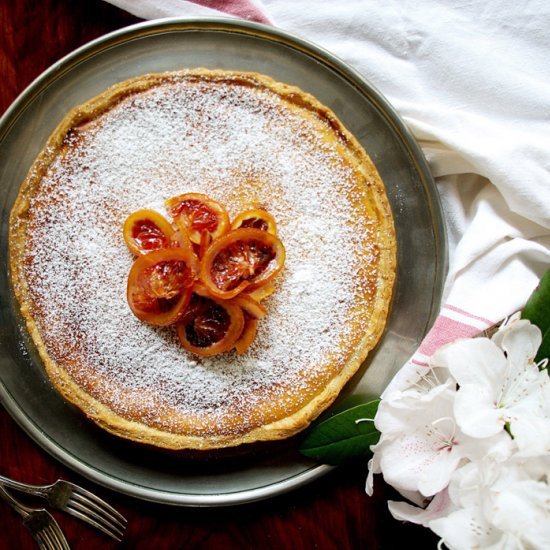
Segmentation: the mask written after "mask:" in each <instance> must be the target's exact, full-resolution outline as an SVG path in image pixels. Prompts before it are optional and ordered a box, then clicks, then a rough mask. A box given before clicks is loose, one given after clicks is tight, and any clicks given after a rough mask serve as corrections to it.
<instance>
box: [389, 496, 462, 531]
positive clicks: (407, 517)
mask: <svg viewBox="0 0 550 550" xmlns="http://www.w3.org/2000/svg"><path fill="white" fill-rule="evenodd" d="M388 509H389V511H390V513H391V515H392V516H393V517H394V518H395V519H397V520H399V521H410V522H411V523H416V524H418V525H422V526H424V527H428V526H429V524H430V522H431V521H433V520H434V519H437V518H440V517H445V516H448V515H449V514H450V513H451V512H454V511H455V510H456V509H457V507H456V506H454V505H453V503H452V502H451V500H450V498H449V494H448V492H447V490H446V489H444V490H443V491H440V492H439V493H437V494H436V495H435V496H434V497H433V498H432V500H431V501H430V502H429V504H428V506H426V508H420V507H418V506H412V505H411V504H409V503H407V502H396V501H394V500H389V501H388Z"/></svg>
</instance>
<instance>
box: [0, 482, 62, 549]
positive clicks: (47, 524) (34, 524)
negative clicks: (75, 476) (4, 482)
mask: <svg viewBox="0 0 550 550" xmlns="http://www.w3.org/2000/svg"><path fill="white" fill-rule="evenodd" d="M0 498H2V499H4V500H5V501H6V502H7V503H8V504H9V505H10V506H11V507H12V508H13V509H14V510H15V511H16V512H17V513H18V514H19V515H20V516H21V517H22V518H23V525H24V526H25V527H26V528H27V529H28V531H29V532H30V534H31V535H32V537H33V538H34V540H35V541H36V542H37V543H38V546H40V548H43V549H44V550H70V548H69V544H68V543H67V539H66V538H65V535H64V534H63V531H61V528H60V527H59V524H58V523H57V521H56V520H55V518H54V517H53V516H52V515H51V514H50V513H49V512H47V511H46V510H45V509H44V508H29V507H28V506H25V505H24V504H22V503H21V502H19V501H18V500H17V499H15V498H14V497H13V496H12V495H10V493H8V492H7V491H6V489H4V487H2V486H0Z"/></svg>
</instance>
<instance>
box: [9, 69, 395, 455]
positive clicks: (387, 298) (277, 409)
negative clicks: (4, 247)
mask: <svg viewBox="0 0 550 550" xmlns="http://www.w3.org/2000/svg"><path fill="white" fill-rule="evenodd" d="M182 193H200V194H205V195H208V196H209V197H212V199H214V200H216V201H219V202H220V203H222V204H223V205H224V206H225V208H226V209H227V211H228V213H229V216H230V217H231V220H234V219H235V218H236V217H237V216H238V215H239V213H240V212H243V211H245V210H247V209H264V210H265V211H267V212H269V213H270V215H271V216H272V217H273V219H274V220H276V222H277V233H278V237H279V238H280V240H281V242H282V243H283V244H284V248H285V250H286V261H285V265H284V269H283V270H282V272H281V273H280V274H279V275H278V277H277V279H276V280H275V281H274V282H273V286H274V287H275V288H274V291H273V293H272V294H271V295H269V296H268V297H266V298H265V299H264V301H263V302H262V303H263V304H265V306H266V311H267V314H266V315H265V317H264V318H263V319H262V322H261V323H259V325H258V331H257V334H256V338H255V339H254V341H253V342H252V344H251V345H250V347H249V348H248V349H246V351H245V352H244V353H236V352H235V350H233V351H229V352H226V353H222V354H220V355H216V356H214V357H201V356H198V355H195V354H193V353H190V352H189V351H187V350H185V349H183V348H182V346H181V345H180V343H179V341H178V336H177V330H176V329H175V328H174V327H158V326H151V325H150V324H148V323H145V322H143V321H142V320H140V319H138V318H136V316H134V315H133V314H132V311H131V310H130V307H129V305H128V302H127V300H126V285H127V278H128V272H129V270H130V268H131V266H132V262H133V261H134V260H133V255H132V253H131V252H130V251H129V250H128V248H127V247H126V244H125V242H124V237H123V230H122V228H123V226H124V222H125V220H126V219H127V218H128V216H129V215H130V214H131V213H132V212H136V211H139V210H141V209H149V210H154V211H157V212H159V213H161V214H163V215H166V204H165V203H166V200H167V199H169V198H170V197H174V196H177V195H180V194H182ZM9 253H10V275H11V280H12V284H13V289H14V293H15V295H16V297H17V300H18V302H19V305H20V309H21V313H22V316H23V318H24V320H25V323H26V326H27V329H28V331H29V334H30V336H31V337H32V340H33V342H34V344H35V345H36V348H37V349H38V351H39V353H40V357H41V359H42V361H43V364H44V368H45V372H46V373H47V375H48V377H49V379H50V380H51V382H52V384H53V386H54V387H55V388H56V389H57V390H58V391H59V393H60V394H61V395H62V396H63V397H64V398H65V399H67V400H68V401H69V402H71V403H72V404H74V405H76V407H77V408H78V409H80V410H81V411H83V413H84V414H85V415H86V416H87V417H88V418H90V419H91V420H92V421H94V422H95V423H97V424H98V425H99V426H101V427H102V428H104V429H105V430H107V431H109V432H111V433H112V434H115V435H117V436H119V437H123V438H127V439H130V440H132V441H136V442H141V443H144V444H148V445H153V446H155V447H161V448H165V449H174V450H177V449H195V450H208V449H220V448H224V447H234V446H237V445H242V444H245V443H252V442H259V441H269V440H279V439H285V438H288V437H290V436H292V435H294V434H296V433H298V432H299V431H301V430H303V429H304V428H306V427H307V426H308V425H309V424H310V423H311V422H312V421H313V420H314V419H315V418H317V417H318V416H319V414H320V413H321V412H322V411H324V410H325V409H326V408H327V407H328V406H329V405H330V404H331V403H332V402H333V401H334V399H335V398H336V397H337V396H338V394H339V393H340V392H341V391H342V389H343V388H344V386H345V384H346V383H347V382H348V381H349V379H350V378H351V377H352V376H353V375H354V374H355V373H356V372H357V370H358V369H359V367H360V366H361V364H362V363H363V362H364V361H365V359H366V357H367V355H368V354H369V352H371V351H372V349H373V348H374V347H375V346H376V345H377V343H378V342H379V340H380V338H381V337H382V335H383V332H384V328H385V324H386V321H387V317H388V314H389V309H390V304H391V296H392V289H393V285H394V279H395V268H396V243H395V233H394V227H393V220H392V213H391V210H390V206H389V202H388V199H387V195H386V191H385V188H384V185H383V182H382V180H381V178H380V176H379V175H378V172H377V170H376V168H375V166H374V164H373V163H372V161H371V160H370V158H369V157H368V155H367V153H366V152H365V151H364V149H363V148H362V147H361V145H360V144H359V142H358V141H357V140H356V139H355V138H354V137H353V136H352V135H351V134H350V132H349V131H348V130H346V129H345V128H344V126H343V125H342V123H341V122H340V121H339V120H338V118H337V117H336V115H335V114H334V113H333V112H332V111H331V110H330V109H328V108H327V107H325V106H323V105H322V104H321V103H320V102H319V101H318V100H316V99H315V98H314V97H313V96H311V95H310V94H308V93H305V92H304V91H302V90H300V89H298V88H296V87H294V86H290V85H287V84H283V83H280V82H276V81H274V80H272V79H271V78H269V77H267V76H263V75H260V74H256V73H243V72H237V71H226V70H208V69H189V70H182V71H174V72H168V73H160V74H147V75H143V76H139V77H136V78H133V79H131V80H128V81H125V82H121V83H119V84H116V85H114V86H113V87H111V88H109V89H108V90H106V91H105V92H103V93H102V94H100V95H99V96H97V97H95V98H93V99H91V100H90V101H88V102H87V103H85V104H83V105H81V106H78V107H76V108H74V109H73V110H72V111H71V112H70V113H68V114H67V116H66V117H65V118H64V119H63V120H62V121H61V123H60V124H59V126H58V127H57V129H56V130H55V132H54V133H53V134H52V136H51V137H50V138H49V140H48V141H47V143H46V144H45V146H44V148H43V149H42V151H41V152H40V154H39V156H38V157H37V159H36V160H35V162H34V164H33V165H32V167H31V169H30V171H29V173H28V175H27V177H26V179H25V181H24V182H23V184H22V187H21V190H20V192H19V195H18V197H17V199H16V202H15V204H14V206H13V209H12V212H11V218H10V249H9Z"/></svg>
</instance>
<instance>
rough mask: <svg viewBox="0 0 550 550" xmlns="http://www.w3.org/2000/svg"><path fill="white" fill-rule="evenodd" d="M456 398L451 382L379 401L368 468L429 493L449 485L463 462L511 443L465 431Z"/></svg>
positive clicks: (407, 488)
mask: <svg viewBox="0 0 550 550" xmlns="http://www.w3.org/2000/svg"><path fill="white" fill-rule="evenodd" d="M455 396H456V391H455V389H454V384H453V383H452V381H451V380H449V381H447V382H446V383H445V384H442V385H440V386H436V387H434V388H433V389H431V390H430V391H428V392H427V393H425V394H419V393H417V392H414V393H406V392H404V393H402V395H401V398H399V399H398V398H397V397H395V396H394V399H392V401H382V402H381V403H380V406H379V409H378V413H377V415H376V419H375V424H376V427H377V428H378V430H380V432H381V438H380V441H379V443H378V444H377V445H376V446H374V447H373V451H374V453H375V456H374V458H373V462H372V466H373V467H375V468H376V471H381V472H382V473H383V474H384V479H385V481H386V482H387V483H389V484H390V485H392V486H393V487H394V488H395V489H397V490H398V491H400V492H401V493H402V494H403V493H404V492H411V491H412V492H415V491H418V492H419V493H420V494H421V495H423V496H424V497H429V496H433V495H435V494H436V493H438V492H439V491H441V490H442V489H444V488H445V487H446V486H447V485H448V483H449V480H450V478H451V474H452V473H453V472H454V470H455V469H456V468H457V466H458V465H459V463H460V462H461V461H462V460H464V459H476V458H478V457H480V456H483V455H485V454H487V453H489V452H490V451H491V448H493V447H494V448H500V447H498V446H499V445H504V447H506V445H507V444H509V439H510V438H509V437H508V436H507V434H505V433H504V432H502V433H501V434H497V435H496V436H494V437H491V438H488V439H487V440H485V441H482V442H480V441H479V440H477V439H474V438H471V437H469V436H467V435H465V434H464V433H463V432H462V431H461V429H460V428H459V427H458V426H457V424H456V422H455V420H454V412H453V410H454V399H455ZM495 446H496V447H495ZM502 452H503V453H506V452H507V451H505V450H503V451H502Z"/></svg>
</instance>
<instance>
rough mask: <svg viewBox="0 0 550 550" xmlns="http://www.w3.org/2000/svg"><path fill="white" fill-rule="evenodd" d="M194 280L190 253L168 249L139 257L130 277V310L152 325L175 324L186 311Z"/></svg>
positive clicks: (128, 297) (194, 274) (193, 267)
mask: <svg viewBox="0 0 550 550" xmlns="http://www.w3.org/2000/svg"><path fill="white" fill-rule="evenodd" d="M195 278H196V263H195V260H194V259H193V258H192V257H191V256H190V254H189V251H188V250H184V249H182V248H165V249H162V250H156V251H153V252H150V253H148V254H145V255H142V256H139V257H138V259H137V260H136V261H135V262H134V264H133V265H132V268H131V269H130V273H129V275H128V286H127V299H128V304H129V306H130V309H131V310H132V312H133V313H134V315H135V316H136V317H137V318H138V319H141V320H142V321H145V322H146V323H149V324H151V325H156V326H167V325H171V324H174V323H175V322H177V321H178V319H180V318H181V316H182V315H183V314H184V313H185V311H186V308H187V305H188V303H189V300H190V299H191V289H192V286H193V282H194V280H195Z"/></svg>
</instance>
